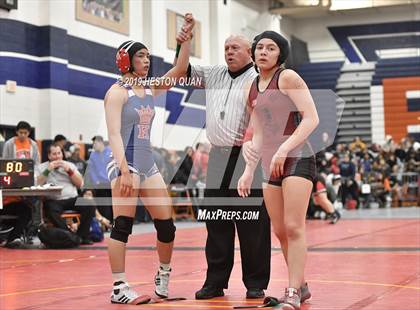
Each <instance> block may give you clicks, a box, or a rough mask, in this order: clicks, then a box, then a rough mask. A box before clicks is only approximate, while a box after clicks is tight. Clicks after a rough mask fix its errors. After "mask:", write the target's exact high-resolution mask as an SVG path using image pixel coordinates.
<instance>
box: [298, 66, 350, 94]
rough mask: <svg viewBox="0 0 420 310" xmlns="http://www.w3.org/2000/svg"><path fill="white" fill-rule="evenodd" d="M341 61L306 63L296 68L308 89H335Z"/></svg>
mask: <svg viewBox="0 0 420 310" xmlns="http://www.w3.org/2000/svg"><path fill="white" fill-rule="evenodd" d="M342 65H343V62H342V61H334V62H320V63H306V64H303V65H300V66H299V67H298V68H297V72H298V73H299V74H300V76H302V78H303V79H304V80H305V82H306V84H307V85H308V87H309V88H310V89H331V90H333V91H335V89H336V85H337V79H338V77H339V76H340V69H341V67H342Z"/></svg>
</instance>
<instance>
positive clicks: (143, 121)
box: [134, 106, 155, 139]
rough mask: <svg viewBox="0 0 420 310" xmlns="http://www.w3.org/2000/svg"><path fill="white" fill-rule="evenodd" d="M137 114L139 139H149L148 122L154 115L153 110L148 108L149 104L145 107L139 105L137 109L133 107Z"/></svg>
mask: <svg viewBox="0 0 420 310" xmlns="http://www.w3.org/2000/svg"><path fill="white" fill-rule="evenodd" d="M134 109H135V110H136V112H137V114H138V115H139V124H138V125H137V127H138V129H139V135H138V138H139V139H149V138H150V136H149V130H150V123H151V121H152V118H153V116H154V115H155V111H154V110H153V109H152V108H150V106H147V107H143V106H141V107H140V110H139V109H136V108H134Z"/></svg>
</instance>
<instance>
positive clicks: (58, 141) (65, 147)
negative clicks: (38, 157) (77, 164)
mask: <svg viewBox="0 0 420 310" xmlns="http://www.w3.org/2000/svg"><path fill="white" fill-rule="evenodd" d="M53 144H54V145H58V146H59V147H61V149H62V151H63V152H64V153H63V159H67V158H69V157H70V155H71V154H70V152H69V147H70V143H69V142H68V141H67V138H66V137H65V136H63V135H62V134H58V135H56V136H55V137H54V140H53Z"/></svg>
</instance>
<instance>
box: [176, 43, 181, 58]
mask: <svg viewBox="0 0 420 310" xmlns="http://www.w3.org/2000/svg"><path fill="white" fill-rule="evenodd" d="M180 50H181V44H179V43H178V44H177V45H176V52H175V57H176V58H178V55H179V51H180Z"/></svg>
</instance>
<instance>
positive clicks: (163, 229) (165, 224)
mask: <svg viewBox="0 0 420 310" xmlns="http://www.w3.org/2000/svg"><path fill="white" fill-rule="evenodd" d="M153 222H154V224H155V228H156V231H157V239H158V240H159V241H160V242H163V243H170V242H172V241H174V239H175V230H176V228H175V225H174V221H173V220H172V219H167V220H159V219H155V220H153Z"/></svg>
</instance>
